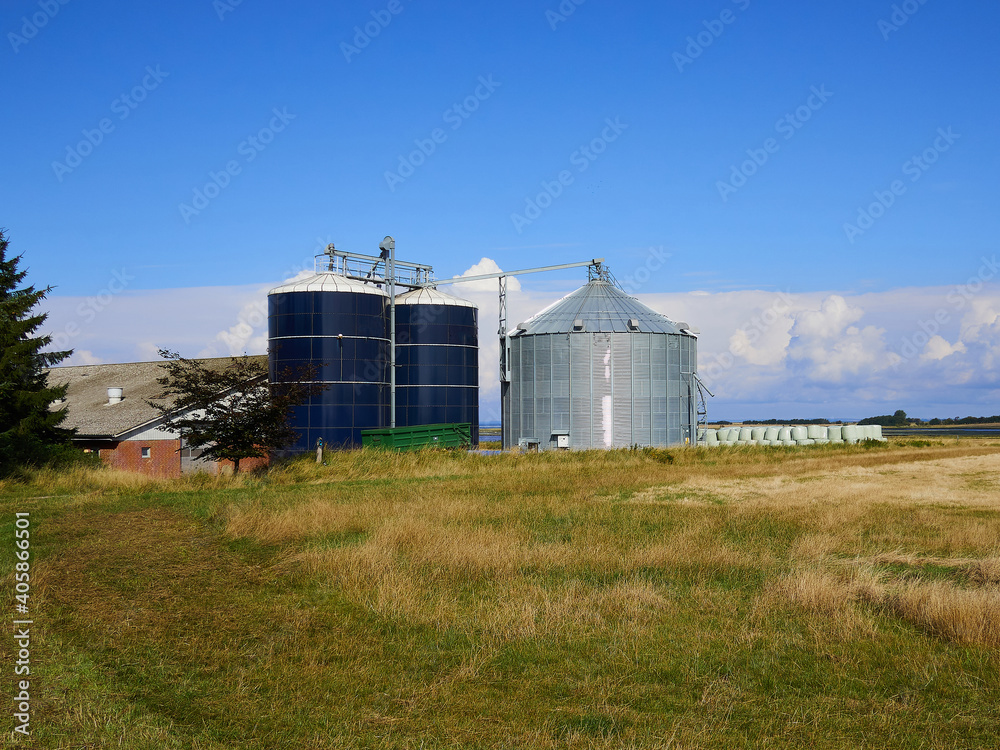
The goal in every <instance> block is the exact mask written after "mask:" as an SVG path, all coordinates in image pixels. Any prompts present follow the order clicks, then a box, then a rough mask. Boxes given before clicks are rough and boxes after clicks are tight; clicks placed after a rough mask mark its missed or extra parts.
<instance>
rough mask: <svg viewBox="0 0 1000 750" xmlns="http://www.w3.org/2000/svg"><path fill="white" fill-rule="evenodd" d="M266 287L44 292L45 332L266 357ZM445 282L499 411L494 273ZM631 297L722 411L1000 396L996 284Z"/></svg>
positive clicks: (519, 286)
mask: <svg viewBox="0 0 1000 750" xmlns="http://www.w3.org/2000/svg"><path fill="white" fill-rule="evenodd" d="M499 270H500V269H499V266H498V265H497V263H496V262H495V261H494V260H492V259H490V258H483V259H482V260H480V261H479V262H478V263H476V264H474V265H473V266H471V267H470V268H468V269H467V270H466V271H465V273H464V274H463V275H466V276H472V275H478V274H483V273H496V272H498V271H499ZM300 275H301V274H300ZM529 279H530V281H529ZM509 281H510V283H509V284H508V299H507V304H508V320H509V322H510V323H511V324H516V323H519V322H521V321H523V320H526V319H527V318H529V317H531V316H532V315H534V314H535V313H537V312H538V311H540V310H541V309H543V308H544V307H546V306H547V305H549V304H550V303H552V302H555V301H556V300H558V299H559V298H561V297H563V296H564V295H565V294H566V292H567V291H571V290H572V289H574V288H576V287H577V286H579V285H580V284H582V283H584V279H583V278H582V274H581V278H580V279H579V281H577V282H573V283H571V284H570V285H569V286H567V285H566V284H560V285H557V286H558V288H552V287H551V286H550V287H548V288H546V286H545V281H544V279H542V278H541V277H537V278H535V277H527V278H526V279H525V280H524V281H523V282H519V281H518V279H517V278H511V279H510V280H509ZM275 285H276V284H275V283H274V282H270V283H267V284H254V285H247V286H239V287H211V288H185V289H164V290H155V291H144V290H128V291H126V292H123V293H121V294H119V295H116V296H115V297H114V298H113V299H112V300H111V301H110V302H108V303H107V304H106V305H104V307H103V308H102V309H100V310H97V311H95V310H94V309H93V306H90V307H88V306H87V304H88V300H87V299H85V298H70V297H58V296H51V297H50V298H48V299H46V301H45V304H46V306H47V309H48V311H49V313H50V317H49V320H48V321H47V324H46V325H47V329H48V330H47V332H49V333H54V334H61V339H62V340H61V341H57V342H56V344H57V345H55V346H53V347H52V348H53V349H56V348H74V349H75V350H76V353H75V354H74V358H73V360H71V361H72V363H73V364H83V363H87V362H97V361H104V362H127V361H137V360H155V359H158V355H157V350H158V349H159V348H168V349H172V350H175V351H179V352H180V353H181V354H183V355H185V356H198V355H202V356H223V355H230V354H242V353H243V352H244V351H247V352H249V353H262V352H264V351H265V350H266V345H267V342H266V336H267V324H266V293H267V291H268V290H269V289H270V288H272V287H273V286H275ZM525 285H526V286H525ZM443 291H447V292H449V293H451V294H455V295H457V296H459V297H463V298H465V299H469V300H470V301H472V302H474V303H475V304H476V305H477V306H478V307H479V324H480V404H481V411H482V414H483V418H484V419H488V420H491V421H492V420H496V419H498V418H499V410H498V407H499V392H500V386H499V378H498V370H499V340H498V336H497V324H498V300H497V297H498V294H497V292H498V283H497V282H496V281H494V280H487V281H480V282H470V283H468V284H455V285H449V286H446V287H443ZM638 297H639V299H640V301H642V302H644V303H645V304H647V305H649V306H650V307H652V308H653V309H654V310H657V311H659V312H661V313H663V314H665V315H667V316H668V317H670V318H671V319H673V320H684V321H687V322H689V323H690V324H692V325H693V326H695V327H696V328H699V329H700V330H701V332H702V333H701V335H700V336H699V342H698V346H699V371H700V373H701V375H702V377H703V378H704V379H705V380H706V382H707V383H708V384H709V386H710V387H711V388H712V389H713V391H714V392H715V393H716V394H717V398H715V399H714V400H713V401H712V402H710V405H709V408H710V413H711V414H712V415H713V416H715V417H718V418H739V417H741V416H745V417H761V418H767V417H779V418H780V417H784V418H788V417H795V416H826V417H828V418H851V417H863V416H868V415H870V414H876V413H887V412H886V410H887V409H888V411H889V412H891V411H894V410H895V409H897V408H901V409H904V410H906V411H907V412H908V413H911V414H915V415H922V416H928V417H930V416H954V415H955V414H958V413H961V414H963V415H965V414H978V413H981V412H982V413H986V412H990V409H991V408H993V407H990V406H988V405H985V404H989V403H990V401H989V399H1000V288H998V287H995V286H993V287H989V286H987V287H983V288H982V289H981V290H980V291H979V292H977V293H976V295H975V296H974V297H971V298H970V297H968V295H966V296H961V295H956V294H953V293H952V290H951V289H949V288H946V287H926V288H910V289H894V290H889V291H886V292H878V293H864V294H848V293H844V292H826V293H819V292H812V293H806V294H782V293H776V292H771V291H762V290H745V291H738V292H688V293H656V292H651V293H646V294H639V295H638ZM951 342H954V343H951ZM944 386H948V387H944ZM922 409H926V410H927V412H926V413H925V414H922ZM995 410H996V409H995V408H993V411H995Z"/></svg>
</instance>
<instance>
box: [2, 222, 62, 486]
mask: <svg viewBox="0 0 1000 750" xmlns="http://www.w3.org/2000/svg"><path fill="white" fill-rule="evenodd" d="M7 244H8V243H7V238H6V236H5V235H4V231H3V230H2V229H0V475H3V474H5V473H9V472H10V470H11V469H12V468H14V467H15V466H18V465H23V464H30V463H39V462H41V461H44V460H45V458H46V452H47V451H48V450H49V449H50V448H51V447H52V446H53V445H56V444H59V443H65V442H66V441H67V440H68V439H69V436H70V435H71V434H72V432H71V431H69V430H64V429H62V428H60V427H59V425H60V424H61V423H62V421H63V420H64V419H66V409H65V408H62V409H57V410H52V409H50V408H49V406H50V404H52V402H53V401H55V400H57V399H61V398H64V397H65V395H66V386H56V387H49V385H48V375H47V372H46V368H49V367H52V366H53V365H55V364H57V363H59V362H61V361H62V360H64V359H65V358H66V357H68V356H69V355H70V354H72V351H65V352H43V351H42V349H44V348H45V347H47V346H48V345H50V344H51V343H52V337H51V336H39V335H37V334H36V332H37V331H38V329H39V328H40V327H41V325H42V324H43V323H44V322H45V319H46V318H47V317H48V315H47V313H39V312H38V311H37V310H36V307H37V305H38V303H39V302H41V301H42V300H43V299H45V296H46V295H47V294H48V293H49V292H50V291H52V287H51V286H49V287H46V288H44V289H36V288H35V287H34V286H25V287H20V284H21V282H22V281H24V278H25V276H27V273H28V272H27V271H26V270H19V269H18V264H19V263H20V262H21V256H20V255H16V256H14V257H12V258H10V259H8V258H7ZM19 287H20V288H19Z"/></svg>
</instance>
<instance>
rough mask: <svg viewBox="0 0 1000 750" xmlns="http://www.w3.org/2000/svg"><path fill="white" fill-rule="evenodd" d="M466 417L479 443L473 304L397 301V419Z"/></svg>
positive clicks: (406, 423) (409, 423) (403, 422)
mask: <svg viewBox="0 0 1000 750" xmlns="http://www.w3.org/2000/svg"><path fill="white" fill-rule="evenodd" d="M445 422H470V423H471V424H472V443H473V445H475V444H477V443H478V442H479V320H478V310H477V309H476V308H475V307H466V306H460V305H430V304H405V305H396V424H397V426H399V427H413V426H417V425H425V424H439V423H445Z"/></svg>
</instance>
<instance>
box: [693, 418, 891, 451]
mask: <svg viewBox="0 0 1000 750" xmlns="http://www.w3.org/2000/svg"><path fill="white" fill-rule="evenodd" d="M862 440H880V441H883V442H884V441H885V438H884V437H882V425H877V424H874V425H856V424H846V425H843V426H841V425H834V426H830V427H828V426H826V425H814V424H811V425H798V426H795V427H779V426H774V427H720V428H719V429H717V430H713V429H706V428H701V429H699V430H698V445H704V446H708V447H713V446H718V445H824V444H826V443H852V444H853V443H859V442H861V441H862Z"/></svg>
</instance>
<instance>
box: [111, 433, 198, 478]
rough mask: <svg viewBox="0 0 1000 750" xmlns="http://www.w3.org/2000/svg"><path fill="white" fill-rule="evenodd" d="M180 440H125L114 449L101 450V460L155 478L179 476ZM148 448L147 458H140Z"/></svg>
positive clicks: (118, 467)
mask: <svg viewBox="0 0 1000 750" xmlns="http://www.w3.org/2000/svg"><path fill="white" fill-rule="evenodd" d="M180 447H181V441H180V440H145V441H140V440H125V441H123V442H121V443H118V446H117V447H116V448H114V449H107V448H105V449H102V450H101V460H102V461H104V463H106V464H109V465H110V466H114V467H115V468H116V469H123V470H125V471H137V472H139V473H141V474H151V475H153V476H157V477H179V476H180V475H181V455H180V453H178V452H177V451H178V449H179V448H180ZM143 448H149V458H143V457H142V449H143Z"/></svg>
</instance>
